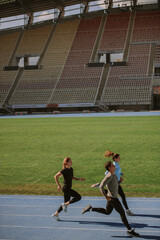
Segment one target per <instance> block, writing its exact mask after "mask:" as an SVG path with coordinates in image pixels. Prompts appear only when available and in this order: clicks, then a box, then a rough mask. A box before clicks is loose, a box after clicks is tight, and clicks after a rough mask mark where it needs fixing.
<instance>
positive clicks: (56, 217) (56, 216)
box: [52, 213, 61, 221]
mask: <svg viewBox="0 0 160 240" xmlns="http://www.w3.org/2000/svg"><path fill="white" fill-rule="evenodd" d="M52 217H53V218H54V219H56V221H61V220H60V218H59V217H58V215H56V214H55V213H53V214H52Z"/></svg>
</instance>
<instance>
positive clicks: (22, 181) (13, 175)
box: [0, 116, 160, 197]
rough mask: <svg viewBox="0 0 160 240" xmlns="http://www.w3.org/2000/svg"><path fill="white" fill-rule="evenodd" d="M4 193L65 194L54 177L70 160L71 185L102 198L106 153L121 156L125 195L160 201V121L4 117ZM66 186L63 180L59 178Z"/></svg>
mask: <svg viewBox="0 0 160 240" xmlns="http://www.w3.org/2000/svg"><path fill="white" fill-rule="evenodd" d="M0 126H1V128H0V129H1V130H0V149H1V150H0V158H1V160H0V193H1V194H44V195H61V194H62V193H59V192H57V187H56V184H55V181H54V175H55V174H56V173H57V172H58V171H59V170H61V168H62V161H63V159H64V157H71V158H72V161H73V169H74V175H75V176H76V177H85V178H86V181H85V182H80V181H75V182H73V189H75V190H77V191H79V192H80V194H81V195H84V196H91V195H92V196H93V195H94V196H101V194H100V192H99V190H98V189H92V188H90V186H91V185H92V184H93V183H96V182H99V181H101V180H102V179H103V177H104V172H105V169H104V163H105V162H106V161H108V159H107V158H105V157H104V156H103V154H104V152H105V151H106V150H111V151H113V152H116V153H119V154H120V155H121V162H120V165H121V168H122V172H123V173H124V182H123V183H122V186H123V189H124V191H125V192H126V195H127V196H135V197H138V196H139V197H140V196H141V197H142V196H144V197H160V167H159V166H160V165H159V161H160V134H159V126H160V117H159V116H153V117H151V116H148V117H93V118H29V119H0ZM61 182H62V179H61Z"/></svg>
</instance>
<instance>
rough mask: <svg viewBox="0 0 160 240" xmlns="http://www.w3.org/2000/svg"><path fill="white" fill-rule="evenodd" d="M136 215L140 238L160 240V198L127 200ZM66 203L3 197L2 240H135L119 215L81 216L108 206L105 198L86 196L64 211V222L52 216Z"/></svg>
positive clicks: (134, 224)
mask: <svg viewBox="0 0 160 240" xmlns="http://www.w3.org/2000/svg"><path fill="white" fill-rule="evenodd" d="M127 201H128V204H129V207H130V209H131V210H132V211H133V212H134V213H135V214H136V215H135V216H130V217H127V218H128V220H129V222H130V224H131V226H132V227H134V228H135V229H136V231H137V232H138V233H140V235H141V236H140V237H138V238H136V239H154V240H158V239H160V198H127ZM62 202H63V197H61V196H59V197H58V196H23V195H18V196H17V195H13V196H12V195H0V240H62V239H63V240H94V239H95V240H98V239H100V240H111V239H112V240H118V239H125V240H126V239H129V238H132V237H130V236H128V235H127V233H126V228H125V226H124V225H123V223H122V222H121V219H120V217H119V214H118V213H117V212H116V211H115V210H113V212H112V214H111V215H109V216H105V215H102V214H99V213H95V212H87V213H85V214H84V215H82V214H81V211H82V209H83V208H84V207H85V206H86V205H88V204H91V205H93V206H95V207H98V206H100V207H104V206H105V205H106V201H105V199H104V198H103V197H82V200H81V201H79V202H77V203H75V204H73V205H70V206H69V207H68V211H67V213H64V212H61V214H60V215H59V216H60V218H61V221H60V222H57V221H56V220H55V219H54V218H53V217H51V214H52V213H53V212H54V211H56V210H57V208H58V207H59V205H60V204H61V203H62Z"/></svg>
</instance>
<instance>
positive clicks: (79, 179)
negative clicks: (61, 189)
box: [72, 177, 85, 181]
mask: <svg viewBox="0 0 160 240" xmlns="http://www.w3.org/2000/svg"><path fill="white" fill-rule="evenodd" d="M72 179H73V180H76V181H85V178H76V177H73V178H72Z"/></svg>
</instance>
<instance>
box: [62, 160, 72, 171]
mask: <svg viewBox="0 0 160 240" xmlns="http://www.w3.org/2000/svg"><path fill="white" fill-rule="evenodd" d="M70 160H71V158H69V157H66V158H65V159H64V160H63V165H62V167H63V169H64V168H66V166H67V164H68V162H69V161H70Z"/></svg>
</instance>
